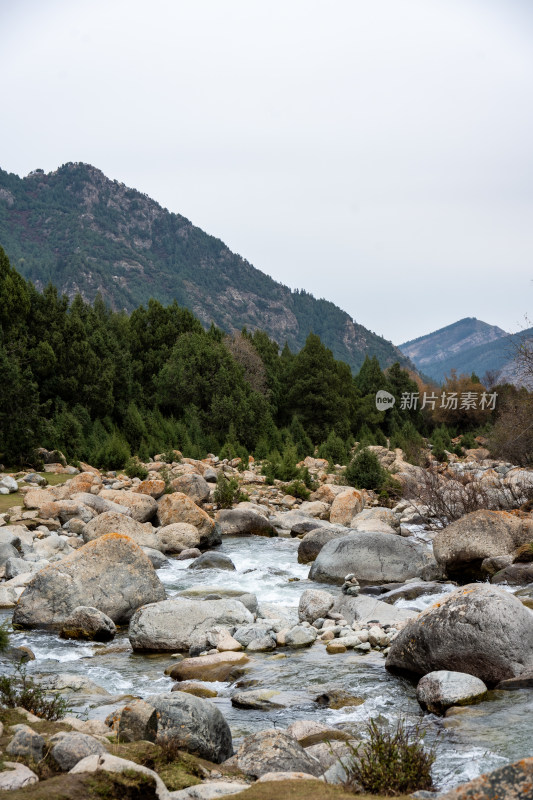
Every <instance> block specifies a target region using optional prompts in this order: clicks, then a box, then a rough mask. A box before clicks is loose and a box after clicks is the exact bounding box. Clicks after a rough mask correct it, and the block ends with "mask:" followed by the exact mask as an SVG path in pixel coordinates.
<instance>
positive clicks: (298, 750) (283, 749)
mask: <svg viewBox="0 0 533 800" xmlns="http://www.w3.org/2000/svg"><path fill="white" fill-rule="evenodd" d="M225 766H228V767H229V766H232V767H237V768H238V769H239V770H241V772H243V773H244V774H245V775H247V776H248V777H251V778H259V777H261V775H265V774H266V773H268V772H305V773H308V774H309V775H315V776H317V777H318V776H319V775H320V774H321V773H322V768H321V766H320V764H319V762H318V761H316V759H314V758H312V757H311V756H310V755H308V754H307V753H306V752H305V750H304V748H303V747H302V746H301V745H299V744H298V742H297V741H296V739H294V738H293V737H292V736H289V734H287V733H284V732H283V731H280V730H276V729H269V730H264V731H259V732H258V733H253V734H252V735H251V736H247V737H246V738H245V739H244V741H243V742H242V744H241V746H240V747H239V749H238V750H237V752H236V753H235V755H234V756H233V758H231V759H230V760H229V761H228V762H226V764H225Z"/></svg>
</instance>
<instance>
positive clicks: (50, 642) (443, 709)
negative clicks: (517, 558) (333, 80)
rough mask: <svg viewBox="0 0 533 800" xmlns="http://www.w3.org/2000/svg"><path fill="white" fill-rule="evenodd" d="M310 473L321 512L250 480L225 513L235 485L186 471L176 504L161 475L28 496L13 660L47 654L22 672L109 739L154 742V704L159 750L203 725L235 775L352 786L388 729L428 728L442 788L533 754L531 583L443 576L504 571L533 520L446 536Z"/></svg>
mask: <svg viewBox="0 0 533 800" xmlns="http://www.w3.org/2000/svg"><path fill="white" fill-rule="evenodd" d="M314 462H315V463H313V464H310V466H311V468H312V469H314V471H315V474H316V475H317V478H318V479H319V480H320V479H322V480H321V485H320V488H319V489H318V490H317V492H316V493H315V496H314V497H312V498H311V499H310V501H309V502H308V503H301V502H299V501H296V502H294V503H293V502H292V501H291V499H288V498H286V496H285V495H284V494H283V491H282V488H278V487H266V486H264V484H263V483H262V481H261V476H260V475H259V474H257V473H256V472H255V471H254V469H253V467H252V468H251V469H250V470H249V471H248V473H244V478H243V477H242V476H241V481H242V483H243V485H246V486H247V487H248V491H249V494H250V501H251V502H245V503H241V504H239V506H237V508H235V509H233V510H231V511H218V512H217V510H216V508H214V507H213V505H212V502H211V501H212V488H213V483H212V477H213V474H214V475H215V477H216V473H217V471H219V470H220V469H224V468H227V471H228V474H229V473H233V468H232V467H231V465H220V464H218V463H217V462H216V460H214V459H208V460H206V461H205V462H192V461H190V460H189V462H187V461H185V462H176V464H175V465H173V466H171V470H172V473H173V475H171V477H172V480H173V481H176V485H174V486H171V487H170V488H171V489H173V490H174V491H173V492H172V493H170V494H169V493H165V482H164V481H163V480H161V477H160V475H161V469H162V462H154V464H153V465H149V468H150V466H152V467H153V468H152V469H150V476H149V480H148V481H144V482H140V481H138V480H133V481H132V480H128V479H117V477H116V476H105V475H104V476H102V475H100V474H99V473H98V472H97V471H96V470H91V471H89V470H87V471H85V472H83V473H81V474H80V475H77V476H75V477H74V478H73V479H72V480H71V481H69V482H68V483H66V484H65V485H64V486H61V487H56V488H55V489H49V488H48V487H44V488H41V489H33V488H30V489H29V491H27V492H26V497H25V504H26V505H25V508H23V509H19V510H18V511H17V510H13V511H12V513H11V514H10V515H9V517H8V518H7V519H5V518H4V524H3V525H2V526H0V548H1V552H2V564H3V569H4V573H5V579H4V581H3V582H2V583H0V603H1V605H2V606H3V608H2V609H1V610H0V614H1V616H2V617H3V618H4V619H5V620H6V622H7V623H10V622H11V620H12V619H13V621H14V623H15V624H16V626H17V628H16V631H15V632H14V633H13V634H12V635H11V647H12V648H28V649H29V650H30V651H32V653H33V654H34V656H35V659H34V660H30V661H28V662H27V669H28V672H29V673H30V674H31V675H34V676H35V677H36V678H37V679H38V680H40V681H43V684H44V685H45V686H46V687H47V688H49V689H50V690H51V691H61V693H63V694H65V696H67V697H68V699H69V701H70V703H71V705H72V708H73V711H74V712H75V713H77V714H80V715H82V716H83V717H85V718H87V719H89V720H94V721H95V722H94V726H96V727H94V728H93V729H92V730H94V731H95V732H96V731H97V732H98V735H99V736H100V737H102V736H103V734H104V733H105V732H107V733H108V734H109V735H111V734H113V732H114V733H117V731H119V732H120V731H121V730H125V729H128V730H130V729H135V730H137V734H135V735H136V736H138V738H141V739H142V738H145V737H148V736H149V731H150V730H152V729H151V728H150V725H151V724H152V723H149V722H148V720H149V719H151V718H150V713H149V711H147V710H146V709H145V706H147V708H148V709H150V708H152V710H153V709H154V708H155V709H156V710H157V709H159V711H158V713H159V725H160V728H161V730H159V733H158V732H157V726H156V729H154V730H155V733H154V735H153V737H152V738H156V739H157V736H161V735H162V731H163V728H164V729H165V730H166V735H174V734H173V731H174V729H175V727H176V725H178V722H177V721H179V724H180V725H183V724H185V725H187V724H189V725H190V734H191V736H192V738H193V739H194V743H193V744H190V741H191V739H190V738H189V745H187V742H186V741H185V740H183V741H181V746H183V747H184V748H185V749H187V746H188V748H189V751H190V752H192V753H196V755H200V756H202V757H204V758H207V759H208V760H209V761H211V762H214V763H220V764H224V763H226V761H227V759H228V758H229V757H230V756H231V753H233V752H234V751H236V753H237V755H236V756H232V758H231V763H232V764H233V766H234V767H237V768H238V769H239V770H241V777H240V778H239V780H241V779H242V780H247V781H250V780H252V779H256V778H257V777H259V776H260V775H261V774H265V772H266V773H271V772H280V771H282V772H303V773H306V774H308V775H314V776H315V777H319V776H321V775H324V773H326V775H327V778H328V780H330V781H332V782H335V781H338V780H341V779H342V773H343V771H342V767H341V765H340V762H339V761H338V758H339V756H340V757H342V756H343V755H344V756H346V752H347V751H346V745H345V743H344V742H345V740H347V739H348V740H350V741H352V742H354V743H357V742H358V741H359V740H361V738H362V737H364V735H365V723H366V722H367V721H368V720H370V719H374V718H380V719H382V720H387V721H389V722H392V723H394V722H395V721H397V720H398V719H399V718H403V719H407V720H408V721H411V722H416V721H418V720H421V721H422V723H423V726H424V729H425V730H426V738H427V741H428V743H435V742H436V747H437V759H436V762H435V765H434V770H433V772H434V779H435V783H436V786H437V787H438V789H439V790H441V791H444V790H447V789H451V788H452V787H454V786H456V785H458V784H461V783H464V782H465V781H469V780H471V779H474V778H476V777H477V776H478V775H480V774H481V773H482V772H486V771H489V770H493V769H496V768H498V767H500V766H502V765H505V764H508V763H510V762H515V761H517V760H519V759H523V758H528V757H529V756H530V755H531V737H530V724H529V720H530V714H531V711H532V710H533V699H532V695H531V689H530V686H531V684H533V677H531V676H532V674H533V617H532V616H531V611H530V610H529V608H528V604H529V587H528V586H527V584H520V585H512V586H511V585H509V584H508V583H504V584H497V583H495V584H487V583H485V582H477V583H470V584H469V585H467V586H465V587H464V588H462V587H461V586H458V585H457V583H454V582H453V581H450V580H449V578H448V575H447V563H450V564H453V569H452V570H450V571H451V572H453V575H454V578H457V577H458V564H460V563H461V559H463V561H464V563H465V564H467V565H468V569H467V570H465V576H466V573H470V572H471V571H472V568H473V565H475V566H476V568H481V567H480V565H481V563H482V562H483V561H484V560H485V559H491V558H492V559H495V558H500V559H502V558H503V559H504V560H505V559H506V560H507V562H508V564H507V566H509V565H510V564H512V563H513V558H514V555H513V554H514V553H515V551H516V550H517V549H519V548H520V547H523V546H524V544H526V543H527V542H529V541H531V540H533V528H532V524H533V523H532V521H531V515H528V514H523V515H517V514H508V513H504V512H499V511H483V512H475V514H474V515H471V516H470V518H469V519H468V520H466V522H465V521H464V520H459V521H458V522H457V523H454V525H455V529H454V527H453V526H452V525H450V526H449V527H448V528H447V529H445V530H443V531H442V532H437V533H436V536H435V531H434V530H433V531H432V530H431V525H430V523H431V520H430V519H424V517H423V515H422V516H421V515H420V509H419V508H418V510H417V511H416V512H415V511H414V510H413V508H412V507H411V506H409V504H404V503H402V504H399V505H398V506H397V507H396V508H393V509H392V510H391V509H385V508H381V507H379V506H377V505H376V501H375V499H374V498H373V497H372V495H371V494H370V493H366V492H358V491H356V490H353V489H349V487H344V486H338V485H337V484H335V483H333V479H334V476H328V474H327V473H326V472H325V469H324V467H325V465H324V464H320V463H317V462H318V460H314ZM207 479H209V480H207ZM161 484H162V485H161ZM29 485H30V486H31V484H29ZM206 487H207V488H206ZM292 500H294V498H292ZM483 514H485V515H488V516H484V517H483V516H482V517H480V515H483ZM476 515H477V516H476ZM491 515H492V516H491ZM461 522H463V525H462V527H461V525H460V523H461ZM456 529H457V530H456ZM469 531H470V532H471V534H470V536H469V533H468V532H469ZM258 534H260V535H258ZM272 534H275V535H272ZM439 537H440V538H439ZM461 537H462V540H463V545H461V546H459V545H458V542H459V541H460V540H461ZM435 538H436V539H437V540H438V542H437V543H436V544H435V546H434V544H433V540H434V539H435ZM495 541H496V544H495ZM502 541H503V544H502ZM505 548H507V551H506V552H502V551H503V550H504V549H505ZM474 551H475V552H474ZM200 552H204V553H205V554H206V555H200ZM472 553H474V556H475V557H472ZM450 554H451V555H450ZM189 556H190V557H189ZM313 556H314V557H313ZM302 562H304V563H302ZM501 563H503V562H501ZM519 563H520V562H519ZM526 563H527V562H526ZM497 566H501V564H497ZM502 568H505V567H502ZM30 570H31V571H30ZM497 572H498V570H496V571H495V572H494V573H493V574H497ZM487 574H488V573H487ZM465 582H466V577H465ZM519 598H521V599H519ZM522 601H525V602H522ZM79 607H89V608H93V609H94V608H96V609H97V611H96V612H95V613H93V612H90V613H89V612H85V616H80V612H79V611H78V609H79ZM458 618H459V622H460V623H461V624H459V625H458V624H457V619H458ZM465 621H466V624H467V625H468V626H470V627H468V630H467V634H466V635H465V633H464V631H465ZM432 630H433V631H434V632H433V634H432V635H430V634H428V631H432ZM69 631H70V633H69ZM73 631H74V633H73ZM76 631H77V633H76ZM474 632H475V633H476V634H477V639H476V638H475V637H474V635H473V634H474ZM60 634H61V635H60ZM69 635H75V636H81V637H86V638H62V637H64V636H69ZM95 638H96V639H98V638H102V639H106V640H107V641H96V640H95ZM413 642H414V644H413ZM18 652H19V653H20V652H22V651H18ZM10 658H11V659H12V658H13V652H12V654H11V656H10V655H9V654H8V655H7V656H4V657H2V669H3V670H4V671H6V672H7V671H9V670H10V669H11V668H12V664H13V661H12V660H10ZM398 670H401V674H399V673H398ZM424 675H425V676H426V677H425V678H423V681H425V685H423V683H422V681H421V682H420V685H419V687H418V689H417V683H418V681H419V678H420V677H421V676H424ZM472 676H473V677H472ZM476 679H477V683H475V681H476ZM513 681H514V683H513ZM173 689H174V691H172V690H173ZM176 689H177V690H178V691H176ZM134 698H141V699H142V700H145V701H146V703H145V704H144V705H143V706H138V705H135V701H134ZM182 698H185V699H182ZM176 703H177V704H178V705H179V710H176V708H177V706H176ZM180 703H181V705H180ZM195 704H196V705H195ZM189 706H190V707H189ZM192 706H194V708H193V707H192ZM128 707H132V708H133V712H131V713H132V714H133V717H134V721H135V724H134V725H133V728H132V722H131V718H129V717H128V716H127V714H126V712H125V710H124V709H125V708H128ZM214 710H216V712H217V714H218V716H216V715H215V716H213V714H214ZM128 713H129V712H128ZM188 719H190V720H191V721H190V722H189V723H188V722H187V720H188ZM184 720H185V722H184ZM106 721H107V722H106ZM297 722H298V724H299V725H300V728H298V727H296V728H295V727H294V726H295V724H296V723H297ZM89 725H90V723H89ZM128 725H129V726H130V727H129V728H128ZM121 726H122V728H121ZM135 726H137V727H135ZM320 726H322V727H320ZM87 730H89V728H87ZM139 731H140V733H139ZM217 731H218V732H217ZM266 731H276V732H278V734H279V735H280V736H288V737H289V741H293V742H294V747H292V745H291V747H292V749H291V747H288V745H287V742H286V741H285V740H283V741H284V742H285V744H283V748H284V749H285V750H286V751H287V752H288V753H289V755H288V756H287V758H286V759H285V760H284V761H283V763H282V762H280V761H279V759H278V760H276V757H275V756H274V755H273V754H274V752H277V751H279V747H280V742H282V739H280V741H279V742H273V741H272V740H271V738H272V737H271V735H270V734H268V736H270V737H271V738H270V739H269V738H268V736H267V734H264V735H263V734H261V732H266ZM313 731H314V733H313ZM321 731H322V733H321ZM152 732H153V731H152ZM193 734H194V735H193ZM200 734H201V735H200ZM260 734H261V736H262V737H263V738H261V736H260ZM131 735H132V736H133V735H134V734H131ZM272 735H273V734H272ZM276 735H277V734H276ZM258 736H259V737H260V738H259V739H257V740H256V739H254V737H258ZM291 737H292V738H291ZM309 737H311V738H309ZM298 740H299V741H300V744H298ZM326 740H327V741H337V744H336V745H335V748H333V751H334V752H331V751H330V749H328V747H327V746H326V745H325V744H321V742H324V741H326ZM95 741H98V742H99V743H100V744H103V741H102V739H98V738H96V739H95ZM221 742H222V744H221ZM224 742H225V744H224ZM310 742H311V743H310ZM302 744H303V745H305V746H304V747H302V746H301V745H302ZM104 747H105V745H104ZM276 748H277V749H276ZM287 748H288V750H287ZM250 760H251V762H254V764H256V767H254V768H253V769H252V768H251V767H250V765H249V762H250ZM251 762H250V763H251ZM229 763H230V762H228V764H229ZM257 763H259V764H260V766H259V767H257ZM254 769H255V770H256V772H254ZM256 773H257V774H256ZM176 796H178V795H176ZM206 796H207V795H206ZM184 797H185V795H184Z"/></svg>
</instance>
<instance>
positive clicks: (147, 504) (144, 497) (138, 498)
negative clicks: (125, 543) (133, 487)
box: [100, 489, 157, 522]
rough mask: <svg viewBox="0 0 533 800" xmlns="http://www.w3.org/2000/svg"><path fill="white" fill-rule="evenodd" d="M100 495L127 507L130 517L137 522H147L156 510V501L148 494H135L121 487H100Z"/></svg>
mask: <svg viewBox="0 0 533 800" xmlns="http://www.w3.org/2000/svg"><path fill="white" fill-rule="evenodd" d="M100 497H103V498H104V499H106V500H111V501H112V502H114V503H119V504H120V505H121V506H126V508H129V509H130V513H131V516H132V518H133V519H136V520H137V522H148V520H150V519H152V517H154V516H155V514H156V511H157V501H156V500H154V498H153V497H150V495H148V494H136V493H135V492H127V491H124V490H121V489H102V491H101V492H100Z"/></svg>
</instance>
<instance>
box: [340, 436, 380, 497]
mask: <svg viewBox="0 0 533 800" xmlns="http://www.w3.org/2000/svg"><path fill="white" fill-rule="evenodd" d="M344 477H345V479H346V480H347V482H348V485H349V486H355V488H356V489H374V490H375V491H379V490H380V489H382V488H383V486H384V485H385V483H386V482H387V473H386V471H385V470H384V469H383V467H382V466H381V464H380V463H379V461H378V458H377V456H376V454H375V453H372V452H371V451H370V450H368V449H367V448H366V447H364V448H363V449H362V450H359V451H358V452H357V453H356V454H355V456H354V458H353V459H352V460H351V462H350V463H349V464H348V466H347V467H346V471H345V473H344Z"/></svg>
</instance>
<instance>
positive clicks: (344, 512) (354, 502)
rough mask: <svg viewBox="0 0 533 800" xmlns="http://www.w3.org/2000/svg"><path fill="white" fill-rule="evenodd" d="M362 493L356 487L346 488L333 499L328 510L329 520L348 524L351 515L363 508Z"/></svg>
mask: <svg viewBox="0 0 533 800" xmlns="http://www.w3.org/2000/svg"><path fill="white" fill-rule="evenodd" d="M363 505H364V500H363V495H362V493H361V492H360V491H359V490H358V489H346V490H345V491H344V492H340V494H338V495H337V496H336V498H335V499H334V501H333V503H332V505H331V509H330V512H329V521H330V522H334V523H338V524H339V525H349V524H350V522H351V521H352V519H353V517H355V515H356V514H358V513H359V512H360V511H362V510H363Z"/></svg>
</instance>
